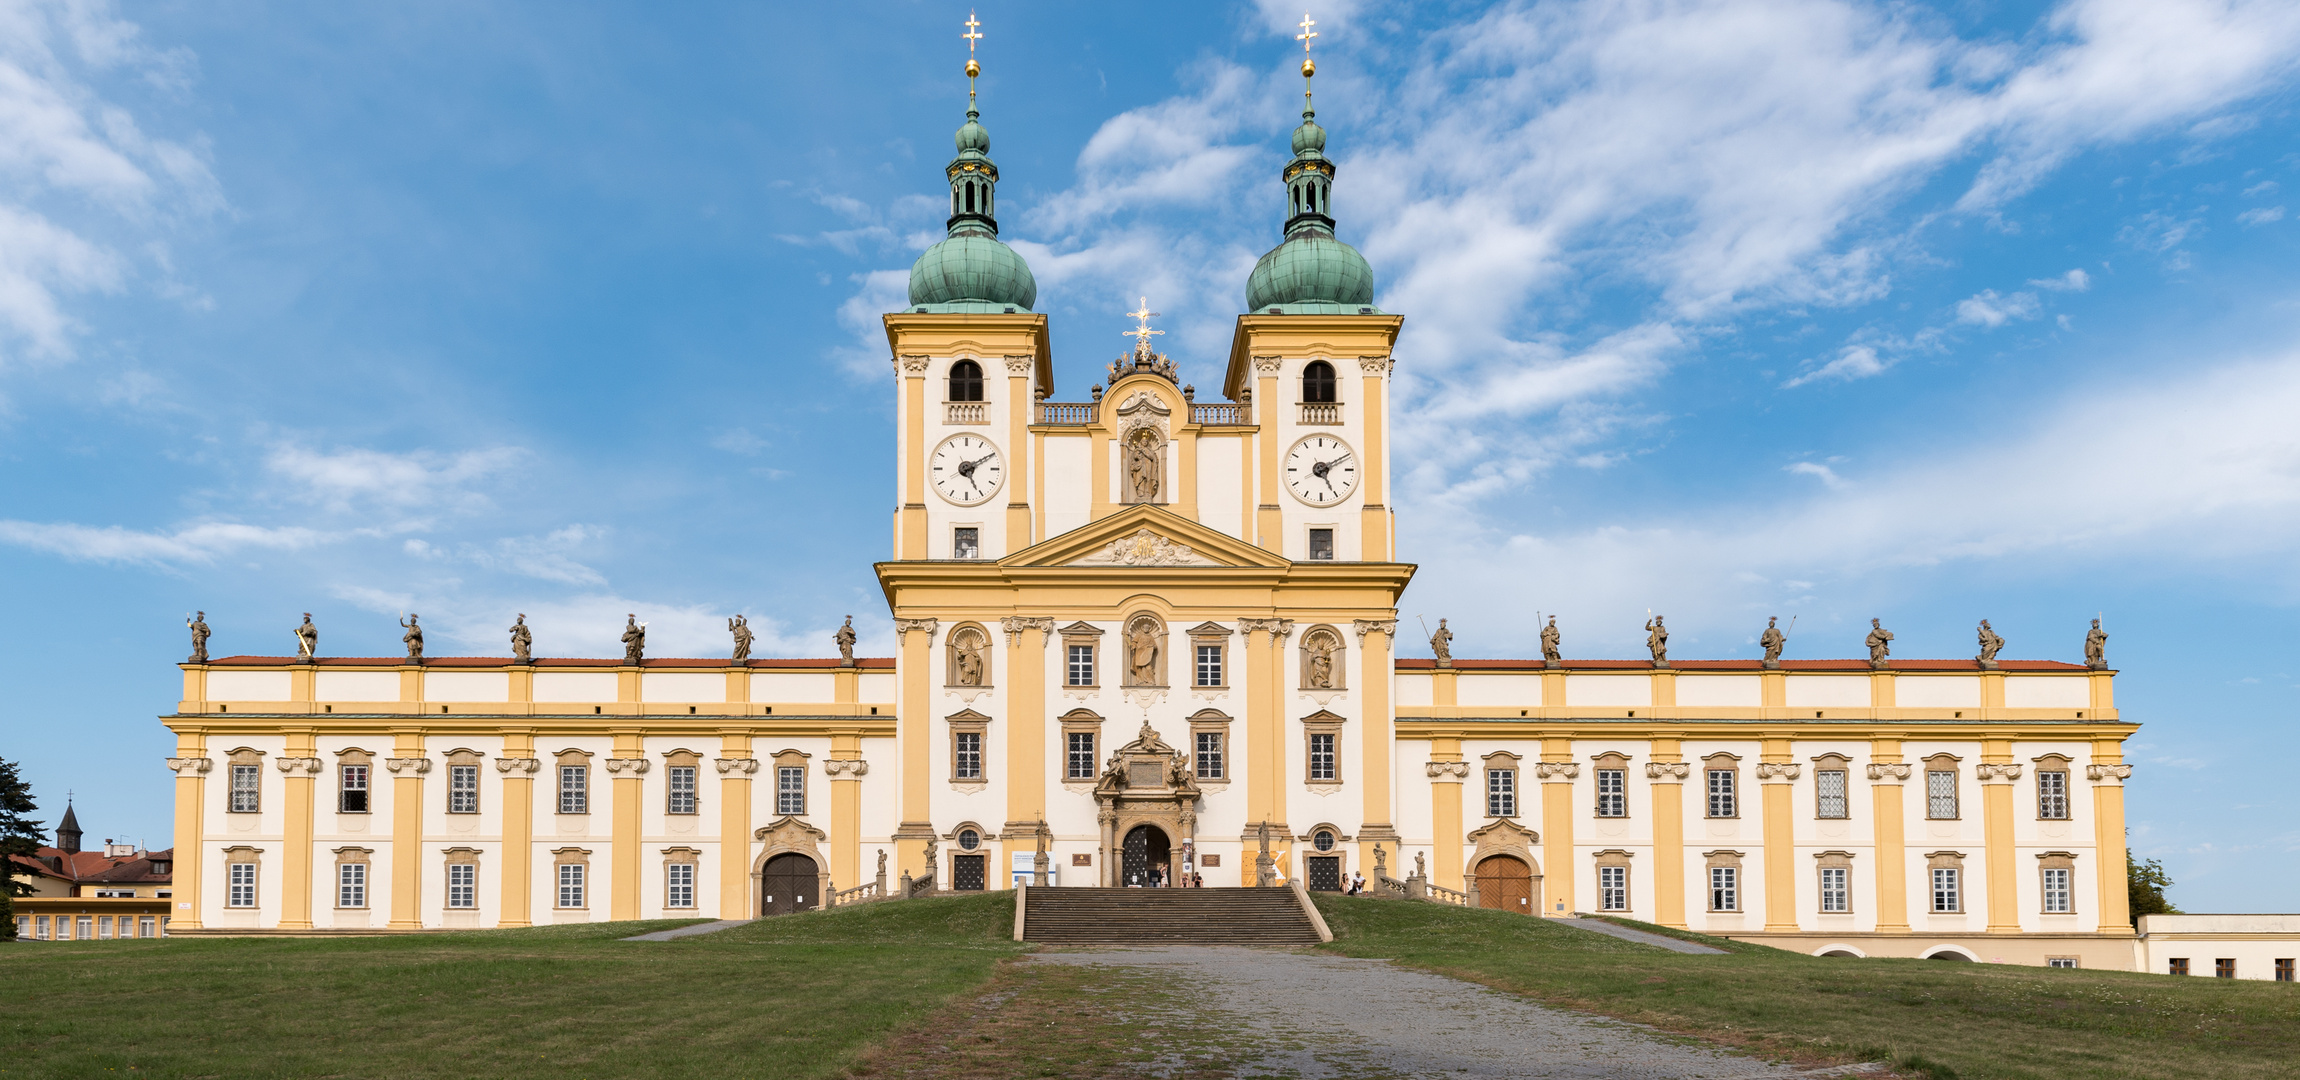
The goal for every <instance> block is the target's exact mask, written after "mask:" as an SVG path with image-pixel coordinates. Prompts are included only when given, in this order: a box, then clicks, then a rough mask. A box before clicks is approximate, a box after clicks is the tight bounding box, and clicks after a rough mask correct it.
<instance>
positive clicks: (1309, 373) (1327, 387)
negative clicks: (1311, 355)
mask: <svg viewBox="0 0 2300 1080" xmlns="http://www.w3.org/2000/svg"><path fill="white" fill-rule="evenodd" d="M1302 400H1303V401H1313V402H1314V401H1332V400H1334V365H1332V364H1329V363H1326V362H1325V361H1323V360H1312V361H1310V366H1308V367H1305V368H1303V369H1302Z"/></svg>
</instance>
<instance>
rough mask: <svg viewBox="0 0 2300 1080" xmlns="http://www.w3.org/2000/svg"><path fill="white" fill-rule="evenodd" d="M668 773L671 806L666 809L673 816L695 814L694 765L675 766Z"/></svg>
mask: <svg viewBox="0 0 2300 1080" xmlns="http://www.w3.org/2000/svg"><path fill="white" fill-rule="evenodd" d="M666 771H667V772H669V773H670V781H671V805H670V806H669V807H667V808H666V809H667V810H668V811H669V812H670V813H673V814H692V813H694V812H695V771H696V767H695V766H693V765H673V766H671V767H670V768H669V769H668V770H666Z"/></svg>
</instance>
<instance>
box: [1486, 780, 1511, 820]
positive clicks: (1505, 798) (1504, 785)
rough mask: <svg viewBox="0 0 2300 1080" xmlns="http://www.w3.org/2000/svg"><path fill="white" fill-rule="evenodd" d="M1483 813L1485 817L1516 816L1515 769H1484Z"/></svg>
mask: <svg viewBox="0 0 2300 1080" xmlns="http://www.w3.org/2000/svg"><path fill="white" fill-rule="evenodd" d="M1485 814H1486V816H1487V817H1516V816H1517V770H1516V769H1487V770H1486V771H1485Z"/></svg>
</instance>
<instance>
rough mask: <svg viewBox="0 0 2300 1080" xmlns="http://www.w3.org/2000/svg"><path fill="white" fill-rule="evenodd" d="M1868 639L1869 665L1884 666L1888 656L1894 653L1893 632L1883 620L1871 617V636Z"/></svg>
mask: <svg viewBox="0 0 2300 1080" xmlns="http://www.w3.org/2000/svg"><path fill="white" fill-rule="evenodd" d="M1867 641H1868V646H1869V666H1870V667H1875V668H1881V667H1884V666H1885V664H1886V662H1887V658H1888V657H1890V656H1892V655H1893V632H1892V631H1890V630H1887V629H1885V624H1884V623H1883V622H1880V621H1878V620H1876V619H1870V620H1869V636H1868V639H1867Z"/></svg>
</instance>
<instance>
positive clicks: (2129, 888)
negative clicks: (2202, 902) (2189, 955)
mask: <svg viewBox="0 0 2300 1080" xmlns="http://www.w3.org/2000/svg"><path fill="white" fill-rule="evenodd" d="M2124 879H2125V891H2126V893H2127V895H2128V896H2129V898H2130V902H2131V904H2132V920H2133V922H2132V925H2134V926H2139V925H2140V917H2141V916H2143V915H2178V914H2180V909H2179V908H2176V907H2173V906H2172V901H2170V900H2167V899H2165V898H2164V890H2166V889H2169V888H2171V887H2172V875H2170V874H2167V873H2165V872H2164V864H2163V863H2161V862H2158V861H2156V860H2155V859H2150V860H2148V861H2147V862H2141V861H2139V860H2138V859H2134V858H2133V857H2132V856H2131V855H2129V854H2128V855H2126V856H2125V858H2124Z"/></svg>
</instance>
